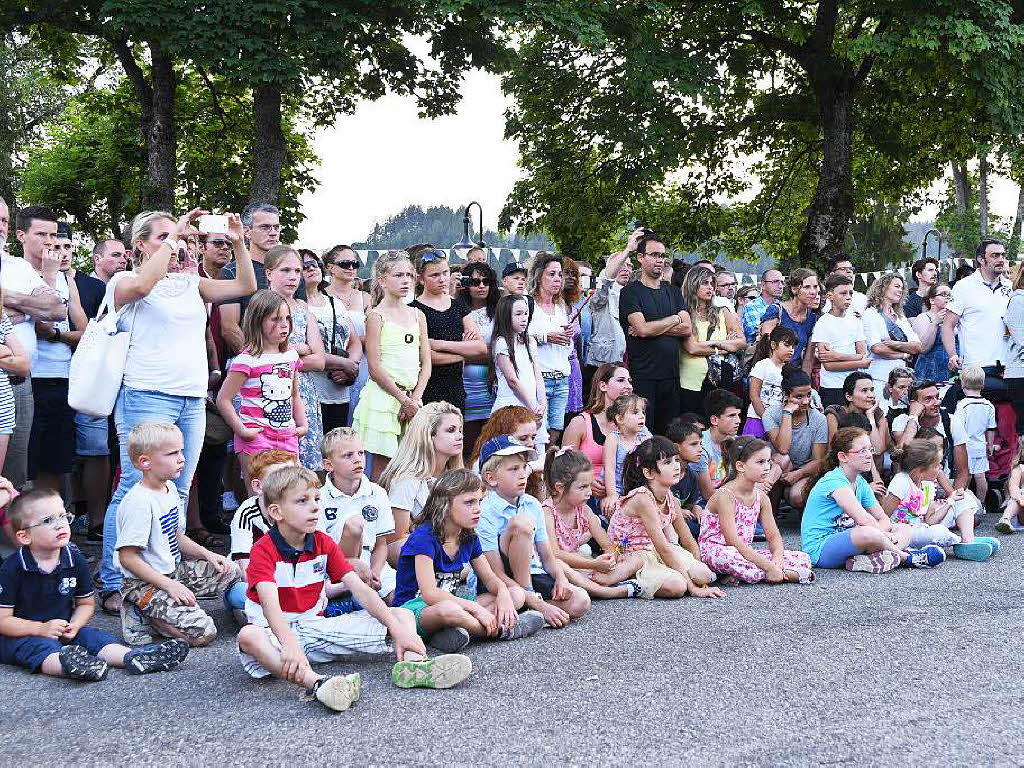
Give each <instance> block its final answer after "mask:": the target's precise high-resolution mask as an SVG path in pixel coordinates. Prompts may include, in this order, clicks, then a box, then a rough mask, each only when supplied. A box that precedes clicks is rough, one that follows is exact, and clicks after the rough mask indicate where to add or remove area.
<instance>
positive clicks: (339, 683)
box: [309, 672, 360, 712]
mask: <svg viewBox="0 0 1024 768" xmlns="http://www.w3.org/2000/svg"><path fill="white" fill-rule="evenodd" d="M359 683H360V678H359V673H358V672H355V673H353V674H351V675H334V676H332V677H321V678H320V679H319V680H317V681H316V682H315V683H313V687H312V688H310V689H309V697H310V698H313V699H316V700H317V701H319V702H320V703H321V704H323V705H324V706H325V707H327V708H328V709H333V710H334V711H335V712H344V711H345V710H346V709H348V708H349V707H351V706H352V705H353V704H355V703H356V702H357V701H359Z"/></svg>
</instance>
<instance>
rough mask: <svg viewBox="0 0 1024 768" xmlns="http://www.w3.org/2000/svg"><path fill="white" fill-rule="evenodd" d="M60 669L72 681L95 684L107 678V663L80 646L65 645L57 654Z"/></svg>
mask: <svg viewBox="0 0 1024 768" xmlns="http://www.w3.org/2000/svg"><path fill="white" fill-rule="evenodd" d="M57 658H58V659H60V668H61V669H62V670H64V674H65V675H66V676H67V677H70V678H71V679H72V680H87V681H88V682H91V683H96V682H99V681H100V680H102V679H103V678H104V677H106V676H107V670H108V669H109V667H107V662H105V661H104V660H103V659H100V658H97V657H96V656H93V655H92V654H91V653H89V652H88V651H87V650H85V648H83V647H82V646H80V645H65V646H64V647H63V648H61V649H60V651H59V652H58V653H57Z"/></svg>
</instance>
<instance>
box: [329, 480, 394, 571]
mask: <svg viewBox="0 0 1024 768" xmlns="http://www.w3.org/2000/svg"><path fill="white" fill-rule="evenodd" d="M356 515H358V516H359V517H360V518H362V520H363V546H362V550H361V552H360V554H359V557H360V559H361V560H362V561H363V562H365V563H367V564H369V563H370V554H371V553H372V552H373V548H374V547H375V546H376V545H377V539H378V538H379V537H380V536H390V535H391V534H392V533H394V532H395V516H394V514H393V513H392V511H391V501H390V500H389V499H388V495H387V493H385V492H384V489H383V488H381V487H380V486H379V485H377V484H376V483H371V482H370V479H369V478H368V477H366V475H363V477H362V479H361V480H360V481H359V487H358V488H356V491H355V493H353V494H352V495H351V496H349V495H348V494H346V493H343V492H342V491H340V490H338V487H337V486H336V485H335V484H334V483H333V482H331V476H330V475H327V479H326V480H324V486H323V488H321V489H320V522H319V524H318V525H317V528H318V529H319V530H321V531H323V532H324V533H326V534H327V535H328V536H330V537H331V538H332V539H334V540H335V541H336V542H340V541H341V534H342V531H343V530H344V528H345V523H346V522H348V520H349V519H351V518H352V517H355V516H356Z"/></svg>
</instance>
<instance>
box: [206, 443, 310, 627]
mask: <svg viewBox="0 0 1024 768" xmlns="http://www.w3.org/2000/svg"><path fill="white" fill-rule="evenodd" d="M298 464H299V457H298V455H297V454H295V453H292V452H291V451H286V450H284V449H282V448H271V449H269V450H266V451H259V452H257V453H254V454H252V456H250V457H249V476H250V478H251V479H250V480H249V484H250V486H251V487H252V493H253V495H252V496H250V497H249V498H248V499H246V500H245V501H243V502H242V503H241V504H239V505H238V509H236V510H235V514H234V516H233V517H232V518H231V559H232V560H233V561H234V562H235V565H236V566H237V567H238V573H239V575H240V576H241V577H242V578H243V579H245V578H246V573H247V571H248V569H249V553H250V552H252V545H253V544H255V543H256V542H257V541H259V540H260V538H262V537H263V535H264V534H266V533H267V531H269V530H270V526H271V520H270V516H269V515H268V514H267V504H266V501H265V500H264V499H263V477H264V476H265V475H267V474H269V473H270V472H271V471H273V470H275V469H277V468H278V467H284V466H289V465H291V466H298ZM246 588H247V584H246V582H245V581H239V582H238V583H236V584H235V585H234V586H232V587H231V589H229V590H228V591H227V592H225V593H224V602H225V603H226V604H227V606H228V609H230V611H231V615H232V616H234V618H235V621H236V622H237V623H238V626H240V627H244V626H245V625H246V624H247V623H248V622H249V620H248V619H247V618H245V590H246Z"/></svg>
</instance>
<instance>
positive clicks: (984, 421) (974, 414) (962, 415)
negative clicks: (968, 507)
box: [953, 365, 996, 506]
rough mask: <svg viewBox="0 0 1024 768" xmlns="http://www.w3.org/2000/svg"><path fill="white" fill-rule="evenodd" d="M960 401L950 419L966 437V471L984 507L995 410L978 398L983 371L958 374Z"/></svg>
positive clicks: (975, 369) (971, 367) (968, 369)
mask: <svg viewBox="0 0 1024 768" xmlns="http://www.w3.org/2000/svg"><path fill="white" fill-rule="evenodd" d="M960 387H961V389H963V391H964V399H963V400H961V401H960V402H959V403H957V405H956V412H955V413H954V414H953V418H954V419H956V421H957V422H959V423H960V424H961V425H962V426H963V428H964V433H965V434H966V435H967V467H968V470H969V471H970V473H971V476H972V477H973V478H974V495H975V496H977V497H978V499H979V500H980V501H981V503H982V506H984V504H985V497H986V496H988V478H987V477H986V476H985V473H986V472H988V458H989V456H991V455H992V454H993V453H995V450H996V407H995V406H994V405H992V403H991V402H990V401H988V400H986V399H985V398H984V397H982V396H981V390H982V389H984V388H985V369H984V368H982V367H981V366H980V365H969V366H967V367H966V368H964V369H963V371H961V372H960Z"/></svg>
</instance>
